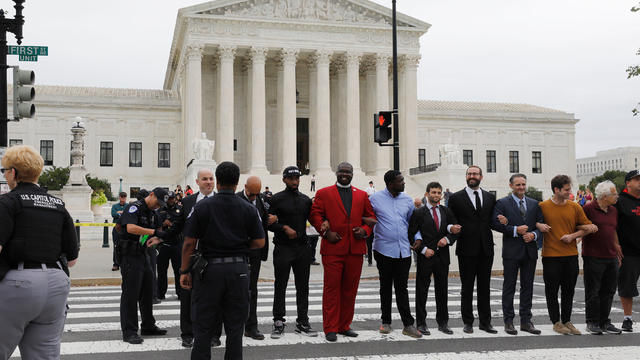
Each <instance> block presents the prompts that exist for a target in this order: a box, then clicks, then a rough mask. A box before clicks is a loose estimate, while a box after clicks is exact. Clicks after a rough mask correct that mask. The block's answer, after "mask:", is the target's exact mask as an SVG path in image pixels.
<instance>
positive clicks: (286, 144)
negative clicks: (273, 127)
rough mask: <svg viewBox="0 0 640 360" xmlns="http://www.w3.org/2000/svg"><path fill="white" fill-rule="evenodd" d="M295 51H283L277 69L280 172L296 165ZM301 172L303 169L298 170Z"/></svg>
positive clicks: (296, 51) (296, 56) (296, 54)
mask: <svg viewBox="0 0 640 360" xmlns="http://www.w3.org/2000/svg"><path fill="white" fill-rule="evenodd" d="M297 59H298V50H297V49H283V50H282V53H281V57H280V64H279V69H278V116H279V119H278V134H280V139H279V141H278V161H279V166H278V167H276V168H279V169H280V170H284V169H285V168H286V167H287V166H291V165H296V161H297V156H296V155H297V152H296V150H297V142H296V126H297V123H296V115H297V113H296V61H297ZM300 170H303V169H300Z"/></svg>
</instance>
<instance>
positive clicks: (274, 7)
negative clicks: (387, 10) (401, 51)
mask: <svg viewBox="0 0 640 360" xmlns="http://www.w3.org/2000/svg"><path fill="white" fill-rule="evenodd" d="M202 13H203V14H210V15H232V16H246V17H257V18H269V19H273V18H279V19H302V20H321V21H330V22H346V23H367V24H391V16H390V14H389V15H384V14H380V13H378V12H376V11H372V10H369V9H366V8H364V7H362V6H358V5H356V4H353V3H351V2H350V1H348V0H251V1H245V2H241V3H237V4H233V5H229V6H224V7H220V8H217V9H211V10H207V11H204V12H202ZM398 25H399V26H411V25H409V24H406V23H402V22H400V21H399V22H398Z"/></svg>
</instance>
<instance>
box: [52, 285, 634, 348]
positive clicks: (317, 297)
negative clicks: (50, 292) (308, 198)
mask: <svg viewBox="0 0 640 360" xmlns="http://www.w3.org/2000/svg"><path fill="white" fill-rule="evenodd" d="M259 286H260V288H259V300H258V301H259V303H258V321H259V324H260V325H259V327H260V330H261V331H262V332H264V333H265V334H267V339H265V340H263V341H256V340H252V339H247V338H245V341H244V345H245V346H244V358H245V359H300V358H314V359H333V358H336V359H405V358H411V359H416V358H427V357H428V358H429V359H453V358H455V359H474V360H477V359H520V358H522V359H547V358H554V357H558V356H560V357H561V358H563V359H565V358H566V359H573V358H575V359H600V358H611V357H612V355H614V356H615V358H617V359H627V358H628V359H637V358H638V355H637V354H638V353H640V352H639V351H640V346H636V345H637V344H638V343H639V342H640V333H623V334H622V335H601V336H595V335H582V336H567V335H564V336H563V335H559V334H556V333H555V332H553V331H552V330H551V324H550V321H549V318H548V315H547V309H546V302H545V298H544V286H543V283H542V278H541V277H537V278H536V285H535V287H534V298H533V301H534V305H533V315H534V317H533V322H534V324H535V325H536V326H537V327H538V328H539V329H541V330H542V335H539V336H535V335H530V334H526V333H521V332H519V333H518V335H517V336H511V335H508V334H506V333H505V332H504V330H503V327H502V325H503V322H502V309H501V289H502V278H500V277H494V278H493V279H492V282H491V309H492V312H493V325H494V326H495V327H496V328H497V329H498V330H499V333H498V334H496V335H491V334H487V333H485V332H482V331H480V330H478V328H477V321H476V323H475V325H476V327H475V329H474V330H475V331H474V333H473V334H470V335H468V334H464V333H463V332H462V325H463V324H462V321H461V319H460V313H459V310H460V282H459V279H457V278H451V279H450V282H449V313H450V317H451V320H450V322H449V325H450V326H451V327H452V329H453V330H454V334H453V335H446V334H442V333H440V332H438V331H437V329H436V324H435V320H434V316H435V303H434V299H433V288H431V291H430V292H429V300H428V303H427V311H428V320H427V323H428V325H429V327H430V328H431V332H432V335H430V336H425V337H423V338H422V339H417V340H416V339H412V338H409V337H407V336H404V335H402V323H401V322H400V316H399V314H398V313H397V311H395V305H394V306H393V307H394V312H393V319H394V321H393V323H392V327H393V329H394V331H393V332H392V333H391V334H389V335H382V334H380V333H379V332H378V331H377V329H378V326H379V325H380V320H379V318H380V310H379V296H378V281H376V280H367V281H362V282H361V284H360V288H359V291H358V298H357V301H356V315H355V319H354V323H353V325H352V328H353V329H354V330H355V331H357V332H359V333H360V336H359V337H357V338H355V339H350V338H345V337H342V336H339V337H338V342H337V343H328V342H327V341H326V340H325V339H324V336H323V334H322V333H320V335H319V336H318V337H315V338H310V337H306V336H301V335H298V334H295V333H294V332H293V327H294V324H295V293H294V291H293V289H294V286H293V283H291V284H290V286H289V291H288V293H287V310H288V314H289V315H290V316H289V317H288V318H287V320H288V326H287V327H286V329H285V332H286V335H285V336H284V337H283V338H281V339H278V340H273V339H270V338H269V337H268V333H269V332H270V331H271V324H272V318H271V306H272V296H273V284H271V283H261V284H260V285H259ZM409 294H410V301H411V307H412V311H413V310H414V303H413V302H414V299H415V282H414V281H410V283H409ZM170 295H171V296H170V297H169V298H168V299H167V300H165V301H163V303H162V304H160V305H156V306H154V314H155V317H156V319H157V320H158V325H159V326H160V327H165V328H167V329H168V330H169V332H168V334H167V335H166V336H162V337H147V338H146V339H145V342H144V343H143V344H142V345H129V344H126V343H124V342H122V341H121V333H120V323H119V317H118V316H119V315H118V314H119V297H120V290H119V288H118V287H74V288H73V289H72V292H71V295H70V297H69V306H70V309H69V313H68V318H67V322H66V326H65V332H64V335H63V343H62V354H63V355H62V359H87V358H91V359H105V360H106V359H135V360H145V359H153V360H160V359H188V358H189V357H190V352H189V350H188V349H183V348H182V347H181V344H180V341H179V340H178V338H179V328H178V323H179V303H178V301H177V300H175V299H172V297H173V290H170ZM309 296H310V301H309V304H310V311H309V315H310V318H311V325H312V327H313V328H315V329H316V330H319V331H320V332H321V330H322V311H321V306H322V301H321V297H322V283H321V282H313V283H312V284H311V291H310V295H309ZM517 299H518V294H516V305H515V308H516V311H517V308H518V305H517V304H518V302H517ZM574 300H575V301H574V308H573V309H574V312H573V314H574V315H573V318H572V321H573V323H574V324H575V325H576V327H577V328H578V329H579V330H581V331H583V332H585V333H586V330H585V325H584V323H585V319H584V290H583V282H582V277H580V279H579V280H578V285H577V288H576V295H575V299H574ZM414 315H415V313H414ZM635 316H636V318H638V316H637V315H635ZM611 319H612V321H613V322H614V324H616V325H618V326H619V325H620V323H621V321H622V310H621V307H620V303H619V300H618V299H617V296H616V301H615V302H614V304H613V309H612V313H611ZM517 322H518V317H517V315H516V328H518V326H517ZM637 330H640V325H639V326H638V327H637ZM222 342H223V345H224V337H223V339H222ZM223 356H224V347H221V348H213V349H212V358H213V359H217V358H223Z"/></svg>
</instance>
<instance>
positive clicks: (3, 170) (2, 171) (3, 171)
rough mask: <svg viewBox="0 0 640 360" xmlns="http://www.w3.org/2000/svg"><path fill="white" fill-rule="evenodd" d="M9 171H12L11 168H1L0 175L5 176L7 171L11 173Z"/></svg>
mask: <svg viewBox="0 0 640 360" xmlns="http://www.w3.org/2000/svg"><path fill="white" fill-rule="evenodd" d="M9 170H11V168H9V169H5V168H1V169H0V173H2V174H3V175H4V173H5V171H9Z"/></svg>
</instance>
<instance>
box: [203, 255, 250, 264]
mask: <svg viewBox="0 0 640 360" xmlns="http://www.w3.org/2000/svg"><path fill="white" fill-rule="evenodd" d="M246 262H247V257H246V256H227V257H212V258H207V263H209V264H211V265H214V264H234V263H246Z"/></svg>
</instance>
